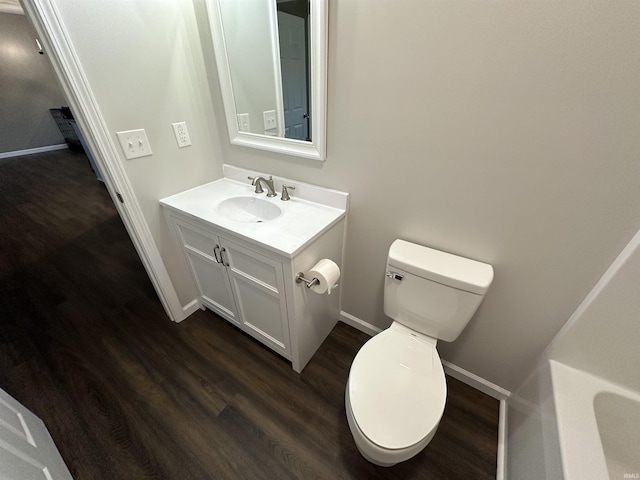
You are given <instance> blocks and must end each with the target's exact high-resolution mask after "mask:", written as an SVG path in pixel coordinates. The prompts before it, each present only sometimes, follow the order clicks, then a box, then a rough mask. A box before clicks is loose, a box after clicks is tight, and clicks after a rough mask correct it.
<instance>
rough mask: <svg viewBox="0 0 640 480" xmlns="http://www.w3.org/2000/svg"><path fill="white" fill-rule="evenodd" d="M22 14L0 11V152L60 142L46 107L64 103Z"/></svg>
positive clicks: (55, 81)
mask: <svg viewBox="0 0 640 480" xmlns="http://www.w3.org/2000/svg"><path fill="white" fill-rule="evenodd" d="M35 38H36V33H35V32H34V30H33V28H32V26H31V24H30V23H29V22H28V20H27V18H26V17H25V16H24V15H13V14H9V13H0V112H2V114H1V115H0V153H5V152H13V151H17V150H26V149H29V148H36V147H44V146H48V145H58V144H61V143H65V142H64V138H63V137H62V135H61V134H60V130H59V129H58V127H57V126H56V123H55V122H54V120H53V118H52V117H51V114H50V113H49V109H50V108H56V107H60V106H62V105H66V101H65V99H64V95H63V93H62V90H61V88H60V85H59V83H58V80H57V78H56V77H55V75H54V73H53V69H52V68H51V65H50V63H49V60H48V59H47V58H46V56H45V55H40V54H38V49H37V47H36V44H35Z"/></svg>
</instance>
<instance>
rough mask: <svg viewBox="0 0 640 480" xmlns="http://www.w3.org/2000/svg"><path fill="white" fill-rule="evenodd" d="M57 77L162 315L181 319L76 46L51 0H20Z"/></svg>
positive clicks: (182, 315) (183, 314)
mask: <svg viewBox="0 0 640 480" xmlns="http://www.w3.org/2000/svg"><path fill="white" fill-rule="evenodd" d="M21 1H22V4H23V7H24V11H25V14H26V15H27V18H29V19H30V20H31V22H32V23H33V25H34V27H35V29H36V32H37V33H38V35H39V37H40V41H41V42H42V44H43V46H44V50H45V52H46V53H47V54H48V56H49V60H50V61H51V64H52V66H53V69H54V71H55V73H56V76H57V77H58V80H59V81H60V84H61V86H62V89H63V91H64V93H65V96H66V98H67V101H68V102H69V106H70V107H71V110H72V111H73V115H74V118H75V119H76V122H77V123H78V125H79V126H80V129H81V131H82V133H83V134H84V137H85V140H86V141H87V144H88V146H89V150H91V152H92V154H93V156H94V158H95V161H96V163H97V164H98V168H99V169H100V171H101V172H102V175H103V177H104V183H105V186H106V187H107V191H108V192H109V195H110V196H111V199H112V200H113V203H114V204H115V206H116V209H117V211H118V213H119V214H120V218H121V219H122V222H123V223H124V225H125V228H126V229H127V232H128V234H129V237H130V238H131V241H132V242H133V245H134V247H135V249H136V251H137V253H138V256H139V257H140V260H141V261H142V264H143V266H144V268H145V270H146V271H147V275H148V276H149V279H150V280H151V283H152V284H153V287H154V288H155V290H156V293H157V294H158V297H159V299H160V302H161V303H162V306H163V307H164V310H165V312H166V313H167V316H168V317H169V318H170V319H171V320H172V321H174V322H180V321H182V320H184V319H185V318H186V316H187V312H186V311H185V309H183V307H182V305H181V304H180V300H179V298H178V294H177V293H176V290H175V288H174V286H173V283H172V282H171V279H170V277H169V273H168V272H167V269H166V266H165V264H164V261H163V260H162V257H161V256H160V251H159V250H158V246H157V245H156V242H155V239H154V238H153V235H152V234H151V230H150V229H149V226H148V224H147V222H146V220H145V218H144V215H143V213H142V209H141V207H140V204H139V203H138V201H137V198H136V195H135V192H134V190H133V187H132V186H131V183H130V182H129V179H128V177H127V174H126V172H125V170H124V168H123V166H122V164H121V163H120V160H119V154H118V150H117V147H116V145H115V144H114V141H113V140H112V138H111V135H110V134H109V130H108V128H107V125H106V123H105V121H104V118H103V117H102V114H101V112H100V108H99V105H98V103H97V101H96V98H95V96H94V95H93V91H92V90H91V85H89V81H88V79H87V77H86V75H85V73H84V70H83V68H82V65H81V63H80V60H79V58H78V56H77V54H76V52H75V49H74V46H73V43H72V42H71V38H70V37H69V34H68V32H67V30H66V27H65V25H64V23H63V21H62V16H61V15H60V12H59V10H58V8H57V6H56V4H55V3H54V0H21Z"/></svg>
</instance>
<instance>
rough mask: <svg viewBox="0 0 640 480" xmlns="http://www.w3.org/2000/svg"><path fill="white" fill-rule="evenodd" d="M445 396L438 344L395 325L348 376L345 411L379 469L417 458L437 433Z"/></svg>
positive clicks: (365, 452)
mask: <svg viewBox="0 0 640 480" xmlns="http://www.w3.org/2000/svg"><path fill="white" fill-rule="evenodd" d="M446 397H447V384H446V380H445V375H444V371H443V369H442V363H441V362H440V357H439V356H438V352H437V350H436V342H435V340H434V339H432V338H429V337H426V336H424V335H421V334H419V333H417V332H414V331H413V330H411V329H409V328H407V327H404V326H403V325H401V324H399V323H394V324H392V325H391V327H389V328H388V329H387V330H385V331H383V332H382V333H380V334H379V335H376V336H375V337H374V338H373V339H371V340H370V341H369V342H367V343H366V344H365V345H364V347H363V348H362V349H361V350H360V352H358V355H357V356H356V358H355V360H354V362H353V364H352V366H351V370H350V372H349V379H348V381H347V388H346V394H345V408H346V412H347V419H348V422H349V427H350V428H351V432H352V434H353V438H354V440H355V443H356V446H357V447H358V450H359V451H360V453H361V454H362V456H363V457H365V458H366V459H367V460H369V461H370V462H372V463H375V464H376V465H381V466H392V465H395V464H396V463H398V462H402V461H404V460H407V459H409V458H411V457H413V456H414V455H416V454H417V453H418V452H420V451H421V450H422V449H423V448H424V447H425V446H426V445H427V444H428V443H429V441H431V439H432V438H433V436H434V435H435V433H436V429H437V428H438V424H439V423H440V418H441V417H442V414H443V413H444V407H445V402H446Z"/></svg>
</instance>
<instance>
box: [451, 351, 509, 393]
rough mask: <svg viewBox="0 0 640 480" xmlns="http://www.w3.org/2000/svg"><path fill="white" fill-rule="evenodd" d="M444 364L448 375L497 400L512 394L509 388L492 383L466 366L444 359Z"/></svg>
mask: <svg viewBox="0 0 640 480" xmlns="http://www.w3.org/2000/svg"><path fill="white" fill-rule="evenodd" d="M442 366H443V367H444V371H445V373H446V374H447V375H449V376H451V377H453V378H455V379H457V380H460V381H461V382H463V383H466V384H467V385H469V386H470V387H473V388H475V389H476V390H479V391H481V392H482V393H486V394H487V395H489V396H490V397H493V398H495V399H496V400H505V399H507V398H509V397H510V396H511V392H510V391H509V390H505V389H504V388H502V387H500V386H498V385H496V384H495V383H491V382H490V381H489V380H485V379H484V378H482V377H480V376H478V375H476V374H475V373H471V372H469V371H467V370H465V369H464V368H460V367H459V366H457V365H454V364H453V363H451V362H447V361H446V360H442Z"/></svg>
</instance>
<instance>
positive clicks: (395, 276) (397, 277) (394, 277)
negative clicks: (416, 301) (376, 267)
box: [385, 272, 404, 281]
mask: <svg viewBox="0 0 640 480" xmlns="http://www.w3.org/2000/svg"><path fill="white" fill-rule="evenodd" d="M385 276H387V277H389V278H390V279H392V280H398V281H402V279H403V278H404V275H401V274H399V273H396V272H387V273H385Z"/></svg>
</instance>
